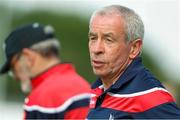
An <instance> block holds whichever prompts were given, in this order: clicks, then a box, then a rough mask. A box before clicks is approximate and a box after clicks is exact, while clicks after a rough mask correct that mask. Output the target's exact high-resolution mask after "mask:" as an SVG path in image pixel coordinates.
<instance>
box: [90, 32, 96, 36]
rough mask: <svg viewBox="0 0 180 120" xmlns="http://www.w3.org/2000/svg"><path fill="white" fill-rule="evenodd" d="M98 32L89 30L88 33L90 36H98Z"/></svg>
mask: <svg viewBox="0 0 180 120" xmlns="http://www.w3.org/2000/svg"><path fill="white" fill-rule="evenodd" d="M96 35H97V34H96V33H94V32H89V33H88V36H96Z"/></svg>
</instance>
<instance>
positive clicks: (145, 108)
mask: <svg viewBox="0 0 180 120" xmlns="http://www.w3.org/2000/svg"><path fill="white" fill-rule="evenodd" d="M143 36H144V25H143V22H142V20H141V18H140V17H139V16H138V15H137V14H136V13H135V12H134V11H133V10H131V9H129V8H127V7H123V6H120V5H112V6H107V7H104V8H102V9H100V10H97V11H95V12H94V14H93V15H92V17H91V20H90V25H89V51H90V58H91V64H92V67H93V71H94V73H95V74H96V75H97V76H99V79H98V80H97V81H96V82H95V83H94V84H93V85H92V89H93V90H92V95H91V96H92V98H91V101H90V107H91V110H90V112H89V114H88V117H87V118H89V119H140V118H143V119H150V118H151V119H152V118H156V119H158V118H159V119H160V118H167V119H171V118H180V109H179V108H178V107H177V105H176V104H175V102H174V99H173V97H172V96H171V95H170V93H169V92H168V91H167V90H166V89H165V88H164V87H163V86H162V85H161V83H160V82H159V81H158V80H157V79H156V78H155V77H154V76H153V75H152V74H151V73H150V72H149V71H148V70H147V69H146V68H145V67H144V66H143V64H142V59H141V57H140V54H141V49H142V43H143Z"/></svg>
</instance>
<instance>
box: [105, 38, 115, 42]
mask: <svg viewBox="0 0 180 120" xmlns="http://www.w3.org/2000/svg"><path fill="white" fill-rule="evenodd" d="M105 40H106V41H107V42H113V40H112V39H111V38H106V39H105Z"/></svg>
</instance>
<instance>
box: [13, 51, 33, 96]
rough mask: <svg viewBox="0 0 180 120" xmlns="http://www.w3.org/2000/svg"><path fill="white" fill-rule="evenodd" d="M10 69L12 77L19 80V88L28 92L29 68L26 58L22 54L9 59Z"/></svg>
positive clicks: (29, 81)
mask: <svg viewBox="0 0 180 120" xmlns="http://www.w3.org/2000/svg"><path fill="white" fill-rule="evenodd" d="M11 70H12V73H13V77H14V78H15V79H16V80H20V82H21V90H22V91H23V92H24V93H27V92H30V89H31V80H30V78H31V75H30V73H31V72H30V69H29V67H28V65H27V59H26V58H25V56H23V54H21V55H18V56H14V57H13V59H12V61H11Z"/></svg>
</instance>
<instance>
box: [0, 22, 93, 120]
mask: <svg viewBox="0 0 180 120" xmlns="http://www.w3.org/2000/svg"><path fill="white" fill-rule="evenodd" d="M4 47H5V55H6V62H5V64H4V65H3V66H2V68H1V70H0V73H1V74H3V73H7V72H11V73H12V74H13V76H14V78H15V79H17V80H20V83H21V88H22V91H23V92H26V93H27V92H30V94H29V95H28V97H27V98H26V99H25V105H24V110H25V116H24V118H25V119H83V118H85V117H86V115H87V112H88V110H89V108H88V105H89V95H90V94H89V93H88V92H89V90H90V88H89V84H88V83H87V82H86V80H84V79H83V78H82V77H81V76H80V75H78V74H77V73H76V71H75V69H74V67H73V66H72V65H71V64H69V63H61V59H59V57H58V55H59V49H60V45H59V42H58V40H57V39H56V38H55V36H54V30H53V28H52V26H43V25H40V24H38V23H33V24H27V25H24V26H21V27H18V28H16V29H15V30H14V31H13V32H11V34H10V35H9V36H8V37H7V39H6V40H5V46H4Z"/></svg>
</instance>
